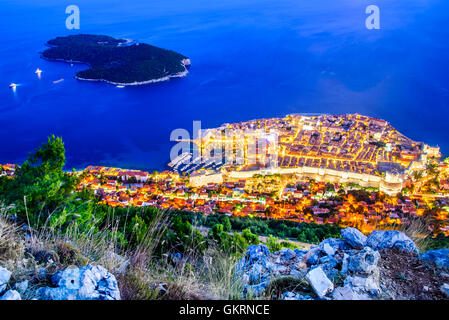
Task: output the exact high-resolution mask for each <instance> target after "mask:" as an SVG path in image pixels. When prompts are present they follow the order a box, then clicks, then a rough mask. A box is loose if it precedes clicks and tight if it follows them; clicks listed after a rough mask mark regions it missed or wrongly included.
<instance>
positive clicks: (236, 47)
mask: <svg viewBox="0 0 449 320" xmlns="http://www.w3.org/2000/svg"><path fill="white" fill-rule="evenodd" d="M35 2H36V1H34V0H1V1H0V13H1V14H0V30H1V35H2V45H1V46H0V142H1V144H0V163H5V162H13V163H21V162H22V161H23V160H24V159H25V157H26V155H27V152H28V151H30V150H32V149H33V148H35V147H36V146H37V145H39V144H40V142H41V141H42V140H44V139H45V137H46V136H48V135H50V134H53V133H54V134H57V135H60V136H62V137H63V138H64V141H65V142H66V148H67V157H68V167H75V168H82V167H84V166H86V165H88V164H104V165H113V166H122V167H134V168H146V169H150V170H151V169H162V168H164V165H165V163H166V162H167V160H168V158H169V150H170V146H171V145H172V143H171V142H170V141H169V137H170V132H171V131H172V130H173V129H175V128H185V129H188V130H189V131H191V130H192V129H191V128H192V121H193V120H201V121H202V124H203V127H214V126H218V125H220V124H222V123H224V122H236V121H242V120H249V119H254V118H261V117H275V116H284V115H286V114H288V113H300V112H313V113H321V112H326V113H336V114H339V113H352V112H357V113H361V114H366V115H371V116H376V117H380V118H383V119H386V120H388V121H390V122H391V123H392V124H393V125H394V126H395V127H396V128H398V129H399V130H400V131H401V132H403V133H404V134H406V135H407V136H409V137H410V138H413V139H415V140H420V141H425V142H427V143H429V144H434V145H437V144H438V145H439V146H440V147H441V148H442V151H443V153H445V154H446V155H449V139H448V122H449V111H448V107H449V60H448V59H449V41H447V40H448V39H449V25H448V24H447V22H448V21H449V3H448V2H447V1H444V0H434V1H432V0H411V1H402V0H401V1H393V0H389V1H383V0H376V1H363V0H359V1H355V0H351V1H347V0H339V1H335V0H314V1H310V0H294V1H293V0H239V1H236V0H226V1H210V0H208V1H206V0H129V1H117V0H107V1H105V0H94V1H92V0H89V1H84V0H83V1H81V0H76V1H73V3H74V4H77V5H78V6H79V7H80V10H81V30H79V31H76V32H75V31H69V30H67V29H66V28H65V19H66V14H65V7H66V5H67V4H69V3H65V1H57V0H53V1H49V0H41V1H39V4H36V3H35ZM374 2H375V4H377V5H378V6H379V7H380V9H381V28H382V29H381V30H378V31H370V30H367V29H366V28H365V17H366V15H365V8H366V6H367V5H368V4H372V3H374ZM79 32H82V33H95V34H107V35H111V36H114V37H125V38H133V39H137V40H139V41H141V42H147V43H150V44H154V45H156V46H160V47H164V48H169V49H173V50H175V51H178V52H180V53H182V54H184V55H186V56H188V57H190V58H191V60H192V67H191V69H190V73H189V75H188V76H187V77H186V78H183V79H178V80H172V81H169V82H165V83H160V84H155V85H149V86H144V87H136V88H125V89H118V88H115V87H114V86H110V85H107V84H101V83H86V82H78V81H76V80H74V79H73V75H74V74H75V72H76V71H77V70H80V69H82V68H84V67H83V66H80V65H78V66H73V67H71V66H70V65H69V64H64V63H54V62H48V61H44V60H41V59H40V58H39V52H40V51H42V50H44V49H45V46H44V45H43V44H44V43H45V41H47V40H49V39H51V38H54V37H55V36H62V35H68V34H72V33H79ZM37 67H39V68H40V69H42V70H43V71H44V72H43V74H42V78H41V79H40V80H39V79H38V78H37V77H36V75H35V74H34V70H35V69H36V68H37ZM60 78H64V79H65V81H63V82H60V83H58V84H53V83H52V81H54V80H57V79H60ZM10 82H15V83H19V84H20V85H21V86H20V87H18V88H17V91H16V93H15V94H14V93H13V92H12V90H11V89H9V88H8V85H9V83H10Z"/></svg>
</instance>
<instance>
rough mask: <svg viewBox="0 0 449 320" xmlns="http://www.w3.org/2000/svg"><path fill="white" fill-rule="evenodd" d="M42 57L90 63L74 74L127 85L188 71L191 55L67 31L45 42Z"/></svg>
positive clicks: (126, 40) (102, 36) (143, 82)
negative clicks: (84, 68)
mask: <svg viewBox="0 0 449 320" xmlns="http://www.w3.org/2000/svg"><path fill="white" fill-rule="evenodd" d="M46 45H47V46H48V47H49V48H48V49H47V50H45V51H44V52H43V53H42V55H41V57H42V58H44V59H47V60H52V61H64V62H68V63H83V64H87V65H89V68H88V69H86V70H82V71H79V72H78V73H77V74H76V76H75V78H76V79H78V80H85V81H104V82H107V83H110V84H114V85H120V86H130V85H143V84H148V83H154V82H160V81H166V80H169V79H170V78H174V77H184V76H186V75H187V73H188V71H187V66H190V59H189V58H187V57H185V56H183V55H182V54H179V53H177V52H174V51H172V50H166V49H162V48H158V47H155V46H152V45H149V44H146V43H138V42H136V41H132V40H129V39H115V38H112V37H109V36H105V35H88V34H79V35H70V36H67V37H57V38H55V39H52V40H50V41H48V42H47V43H46Z"/></svg>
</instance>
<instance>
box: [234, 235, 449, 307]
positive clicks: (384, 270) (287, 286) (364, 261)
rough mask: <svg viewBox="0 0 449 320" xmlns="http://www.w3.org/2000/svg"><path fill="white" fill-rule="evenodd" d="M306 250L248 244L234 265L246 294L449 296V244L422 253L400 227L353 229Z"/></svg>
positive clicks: (288, 296) (350, 297)
mask: <svg viewBox="0 0 449 320" xmlns="http://www.w3.org/2000/svg"><path fill="white" fill-rule="evenodd" d="M341 235H342V238H341V239H334V238H329V239H326V240H324V241H323V242H321V243H320V244H319V245H316V246H313V247H312V248H311V249H310V250H309V251H306V250H299V249H295V250H292V249H283V250H281V251H279V252H275V253H270V252H269V250H268V248H267V247H266V246H264V245H258V246H250V247H249V249H248V252H247V254H246V256H245V257H244V258H242V259H241V260H240V261H239V263H238V264H237V266H236V275H237V276H238V277H240V278H242V279H243V282H244V283H245V288H244V292H243V294H244V295H245V297H246V298H250V297H253V298H258V297H259V298H270V299H273V298H274V299H285V300H314V299H326V300H330V299H334V300H372V299H448V298H449V249H440V250H430V251H427V252H425V253H423V254H421V255H419V251H418V249H417V247H416V245H415V243H414V242H413V241H412V240H411V239H410V238H408V237H407V236H406V235H405V234H403V233H401V232H399V231H374V232H372V233H371V234H370V235H369V236H368V237H366V236H365V235H364V234H362V233H361V232H360V231H358V230H357V229H354V228H346V229H343V230H342V233H341Z"/></svg>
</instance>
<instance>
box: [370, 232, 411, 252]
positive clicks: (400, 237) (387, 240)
mask: <svg viewBox="0 0 449 320" xmlns="http://www.w3.org/2000/svg"><path fill="white" fill-rule="evenodd" d="M366 245H367V246H368V247H371V248H372V249H374V250H381V249H385V248H389V249H397V250H402V251H408V252H414V253H416V254H419V251H418V248H417V247H416V245H415V243H414V242H413V241H412V240H411V239H410V238H409V237H407V236H406V235H405V234H404V233H402V232H399V231H396V230H388V231H373V232H371V234H370V235H369V236H368V238H367V239H366Z"/></svg>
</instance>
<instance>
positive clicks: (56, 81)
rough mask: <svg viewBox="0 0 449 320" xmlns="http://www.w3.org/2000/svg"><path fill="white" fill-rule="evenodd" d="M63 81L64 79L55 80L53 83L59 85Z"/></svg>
mask: <svg viewBox="0 0 449 320" xmlns="http://www.w3.org/2000/svg"><path fill="white" fill-rule="evenodd" d="M61 81H64V79H59V80H55V81H53V83H59V82H61Z"/></svg>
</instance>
